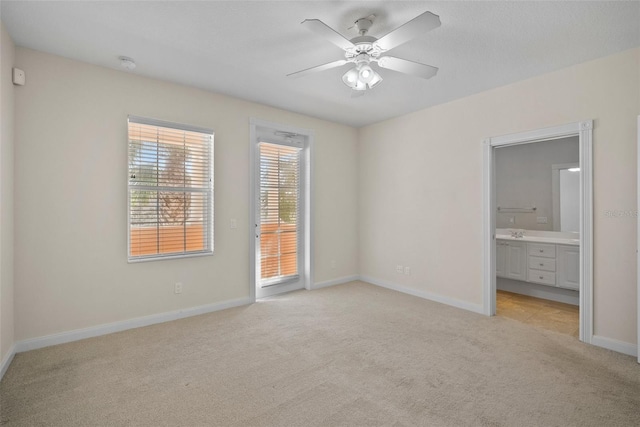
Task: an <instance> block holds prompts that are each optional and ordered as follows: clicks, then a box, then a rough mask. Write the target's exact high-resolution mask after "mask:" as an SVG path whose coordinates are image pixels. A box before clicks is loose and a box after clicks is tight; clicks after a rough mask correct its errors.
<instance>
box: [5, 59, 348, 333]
mask: <svg viewBox="0 0 640 427" xmlns="http://www.w3.org/2000/svg"><path fill="white" fill-rule="evenodd" d="M16 55H17V60H18V63H19V64H20V65H21V67H23V68H24V70H25V71H26V74H27V85H26V86H25V87H23V88H20V90H19V91H17V93H16V153H15V157H16V163H15V189H16V197H15V203H16V221H15V222H16V224H15V225H16V245H15V249H16V252H15V257H16V263H15V281H16V295H15V310H16V340H24V339H28V338H33V337H39V336H44V335H49V334H53V333H56V332H62V331H69V330H73V329H78V328H85V327H90V326H94V325H100V324H104V323H109V322H114V321H120V320H126V319H131V318H135V317H139V316H145V315H150V314H155V313H162V312H167V311H172V310H178V309H181V308H188V307H195V306H200V305H204V304H212V303H216V302H223V301H227V300H231V299H236V298H242V297H248V296H249V234H248V230H249V169H248V166H249V118H250V117H256V118H259V119H263V120H270V121H274V122H279V123H284V124H288V125H292V126H297V127H303V128H309V129H313V130H314V131H315V153H314V154H315V159H314V167H315V183H314V184H315V185H314V187H315V199H314V203H315V211H314V214H315V245H314V250H315V282H316V283H318V282H322V281H327V280H331V279H337V278H341V277H345V276H349V275H355V274H357V273H358V265H357V243H358V239H357V216H356V215H357V211H356V209H357V193H356V185H357V168H356V167H354V165H356V164H357V161H358V160H357V152H356V149H357V131H356V130H355V129H353V128H350V127H347V126H342V125H338V124H334V123H329V122H326V121H321V120H317V119H313V118H310V117H305V116H302V115H299V114H294V113H290V112H285V111H282V110H277V109H274V108H271V107H267V106H263V105H258V104H254V103H250V102H245V101H241V100H238V99H234V98H230V97H226V96H222V95H217V94H213V93H210V92H205V91H202V90H197V89H193V88H188V87H184V86H179V85H175V84H171V83H166V82H162V81H158V80H152V79H148V78H143V77H139V76H137V75H135V74H130V73H125V72H121V71H117V70H111V69H106V68H101V67H96V66H92V65H88V64H84V63H80V62H76V61H71V60H67V59H63V58H60V57H56V56H52V55H48V54H43V53H39V52H35V51H32V50H28V49H23V48H18V49H17V51H16ZM140 66H144V65H143V64H141V65H140ZM211 78H215V75H212V77H211ZM127 114H134V115H138V116H145V117H152V118H157V119H163V120H169V121H173V122H180V123H187V124H193V125H198V126H203V127H209V128H212V129H214V131H215V221H216V223H215V254H214V255H213V256H212V257H201V258H190V259H179V260H166V261H156V262H146V263H138V264H128V263H127V220H126V213H127V208H126V201H127V193H126V188H127V151H126V150H127V141H126V135H127V133H126V118H127ZM231 218H237V220H238V228H237V229H230V227H229V222H230V219H231ZM332 259H335V260H336V264H337V265H336V268H335V269H332V268H331V260H332ZM178 281H180V282H182V283H183V285H184V290H183V293H182V294H180V295H175V294H174V293H173V285H174V283H175V282H178Z"/></svg>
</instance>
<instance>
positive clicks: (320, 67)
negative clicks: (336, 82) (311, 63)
mask: <svg viewBox="0 0 640 427" xmlns="http://www.w3.org/2000/svg"><path fill="white" fill-rule="evenodd" d="M346 63H347V60H345V59H340V60H339V61H333V62H329V63H327V64H322V65H318V66H315V67H311V68H307V69H305V70H300V71H296V72H295V73H291V74H287V77H304V76H308V75H309V74H313V73H317V72H318V71H324V70H329V69H331V68H336V67H341V66H343V65H344V64H346Z"/></svg>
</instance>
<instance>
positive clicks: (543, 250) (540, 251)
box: [527, 243, 556, 258]
mask: <svg viewBox="0 0 640 427" xmlns="http://www.w3.org/2000/svg"><path fill="white" fill-rule="evenodd" d="M527 246H528V247H529V255H533V256H540V257H544V258H555V257H556V245H545V244H543V243H529V244H528V245H527Z"/></svg>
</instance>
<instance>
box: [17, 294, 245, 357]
mask: <svg viewBox="0 0 640 427" xmlns="http://www.w3.org/2000/svg"><path fill="white" fill-rule="evenodd" d="M252 302H253V300H252V299H251V298H250V297H247V298H239V299H234V300H229V301H224V302H220V303H214V304H207V305H201V306H198V307H191V308H185V309H182V310H176V311H169V312H166V313H159V314H152V315H150V316H144V317H136V318H134V319H129V320H122V321H120V322H114V323H107V324H103V325H97V326H92V327H89V328H83V329H76V330H73V331H67V332H61V333H58V334H52V335H46V336H43V337H38V338H31V339H28V340H24V341H19V342H17V343H16V344H15V352H16V353H21V352H23V351H29V350H36V349H38V348H43V347H49V346H52V345H58V344H64V343H68V342H72V341H78V340H82V339H85V338H92V337H97V336H100V335H107V334H112V333H114V332H121V331H126V330H127V329H134V328H140V327H143V326H149V325H155V324H157V323H164V322H170V321H172V320H177V319H183V318H185V317H191V316H197V315H200V314H206V313H211V312H213V311H219V310H224V309H227V308H232V307H239V306H241V305H247V304H251V303H252Z"/></svg>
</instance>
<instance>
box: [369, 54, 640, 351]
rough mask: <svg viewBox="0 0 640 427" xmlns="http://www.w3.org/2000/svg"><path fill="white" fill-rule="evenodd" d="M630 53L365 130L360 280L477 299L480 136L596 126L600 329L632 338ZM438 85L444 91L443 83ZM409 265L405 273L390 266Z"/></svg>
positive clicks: (635, 90) (635, 107) (633, 64)
mask: <svg viewBox="0 0 640 427" xmlns="http://www.w3.org/2000/svg"><path fill="white" fill-rule="evenodd" d="M639 56H640V50H639V49H634V50H631V51H626V52H623V53H620V54H616V55H613V56H610V57H606V58H602V59H599V60H596V61H592V62H588V63H585V64H581V65H577V66H574V67H570V68H567V69H563V70H560V71H557V72H554V73H550V74H546V75H543V76H540V77H537V78H533V79H530V80H526V81H522V82H518V83H515V84H512V85H508V86H505V87H501V88H498V89H494V90H490V91H487V92H483V93H480V94H478V95H474V96H471V97H468V98H464V99H461V100H458V101H455V102H451V103H448V104H444V105H440V106H437V107H434V108H430V109H426V110H422V111H419V112H416V113H413V114H409V115H406V116H402V117H399V118H396V119H393V120H388V121H385V122H382V123H378V124H375V125H372V126H367V127H365V128H362V129H360V132H359V157H360V173H359V176H360V178H359V194H360V199H359V203H360V204H359V210H360V212H362V213H363V214H362V221H361V222H360V273H361V274H363V275H364V276H369V277H372V278H375V279H377V280H380V281H385V282H389V283H394V284H397V285H400V286H403V287H406V288H409V289H413V290H416V291H423V292H431V293H434V294H439V295H441V296H444V297H449V298H454V299H458V300H461V301H464V302H468V303H472V304H478V305H480V304H481V302H482V301H481V296H482V214H483V212H482V141H483V140H484V139H485V138H487V137H492V136H498V135H504V134H510V133H515V132H521V131H526V130H532V129H538V128H543V127H548V126H554V125H561V124H565V123H570V122H576V121H579V120H583V119H594V120H595V128H594V143H593V144H594V323H595V324H594V333H595V334H596V335H599V336H603V337H607V338H612V339H616V340H620V341H624V342H627V343H635V342H636V325H637V322H636V301H637V300H636V218H635V217H633V216H632V215H630V216H624V217H617V218H612V217H609V216H606V214H605V212H606V211H608V210H621V211H629V212H633V211H635V209H636V200H637V198H636V194H637V193H636V116H637V115H638V114H639V113H640V99H639V97H638V94H639V93H640V91H639V87H638V86H639V84H640V79H639V76H640V69H639V64H638V62H639ZM432 84H434V85H435V84H438V83H437V78H435V79H433V80H432ZM396 264H401V265H408V266H410V267H411V272H412V274H411V275H410V276H405V275H398V274H396V273H395V265H396Z"/></svg>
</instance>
